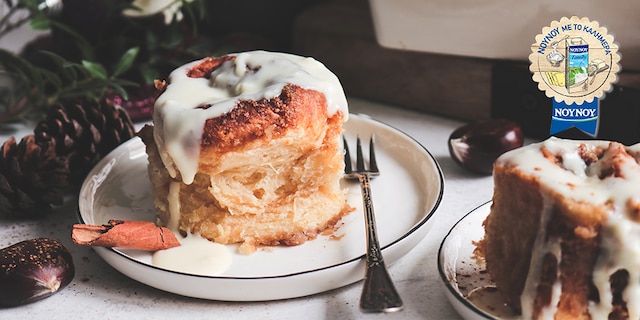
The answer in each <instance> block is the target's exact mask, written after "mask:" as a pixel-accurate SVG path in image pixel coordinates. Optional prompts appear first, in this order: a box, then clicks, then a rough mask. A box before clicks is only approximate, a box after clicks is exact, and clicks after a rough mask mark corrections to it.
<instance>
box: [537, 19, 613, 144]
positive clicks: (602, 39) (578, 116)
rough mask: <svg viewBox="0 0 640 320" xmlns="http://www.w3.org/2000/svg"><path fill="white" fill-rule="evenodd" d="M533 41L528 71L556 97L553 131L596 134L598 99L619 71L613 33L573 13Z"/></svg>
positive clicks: (546, 28) (611, 85)
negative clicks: (568, 130)
mask: <svg viewBox="0 0 640 320" xmlns="http://www.w3.org/2000/svg"><path fill="white" fill-rule="evenodd" d="M535 40H536V42H535V43H534V44H532V45H531V54H530V55H529V60H530V62H531V64H530V66H529V70H530V71H531V72H532V73H533V76H532V78H533V80H534V81H535V82H537V83H538V89H540V90H541V91H544V92H545V94H546V96H547V97H549V98H552V99H553V110H552V114H551V130H550V134H554V133H557V132H560V131H563V130H566V129H568V128H571V127H577V128H578V129H580V130H582V131H584V132H585V133H587V134H590V135H592V136H595V135H596V133H597V127H598V114H599V100H600V99H602V98H604V95H605V93H606V92H608V91H611V89H612V88H613V84H614V83H615V82H616V81H617V75H616V74H617V73H618V72H619V71H620V64H619V62H620V55H619V54H618V46H617V44H616V43H614V41H613V36H612V35H609V34H608V33H607V29H606V28H605V27H601V26H600V25H599V24H598V22H597V21H589V19H588V18H578V17H575V16H574V17H571V19H569V18H566V17H564V18H562V19H560V21H553V22H552V23H551V25H550V26H548V27H544V28H543V29H542V33H541V34H538V35H537V36H536V38H535Z"/></svg>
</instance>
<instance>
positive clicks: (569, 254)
mask: <svg viewBox="0 0 640 320" xmlns="http://www.w3.org/2000/svg"><path fill="white" fill-rule="evenodd" d="M639 159H640V145H635V146H632V147H627V146H624V145H622V144H619V143H616V142H608V141H574V140H564V139H558V138H549V139H548V140H545V141H543V142H540V143H536V144H532V145H528V146H525V147H522V148H519V149H515V150H513V151H510V152H507V153H505V154H503V155H502V156H501V157H500V158H498V160H497V161H496V162H495V164H494V170H493V175H494V181H495V189H494V195H493V203H492V206H491V212H490V214H489V216H488V217H487V219H486V221H485V222H484V227H485V237H484V239H483V240H481V241H480V243H479V244H478V252H479V253H480V254H481V255H484V258H485V260H486V267H487V272H488V273H489V275H490V276H491V277H492V279H493V280H494V281H495V283H496V287H497V289H498V291H499V292H500V293H501V295H502V296H503V297H504V299H506V302H507V304H508V305H510V306H511V307H513V308H514V309H515V310H516V311H517V312H519V313H521V314H522V318H524V319H554V318H555V319H639V318H640V166H639V165H638V160H639Z"/></svg>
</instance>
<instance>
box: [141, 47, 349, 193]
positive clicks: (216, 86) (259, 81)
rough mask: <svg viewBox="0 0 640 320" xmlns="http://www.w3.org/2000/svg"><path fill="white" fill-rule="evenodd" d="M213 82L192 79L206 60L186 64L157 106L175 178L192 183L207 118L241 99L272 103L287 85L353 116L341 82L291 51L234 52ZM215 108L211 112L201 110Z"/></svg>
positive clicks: (164, 153) (157, 134) (158, 128)
mask: <svg viewBox="0 0 640 320" xmlns="http://www.w3.org/2000/svg"><path fill="white" fill-rule="evenodd" d="M233 56H235V59H233V60H230V61H225V62H224V63H222V65H220V66H219V67H218V68H217V69H215V70H214V71H213V72H212V73H211V74H210V77H209V79H207V78H204V77H203V78H190V77H188V76H187V71H188V70H189V69H191V68H192V67H194V66H196V65H198V64H199V63H200V62H201V61H202V60H198V61H194V62H191V63H188V64H185V65H183V66H181V67H179V68H177V69H176V70H174V71H173V72H171V74H170V75H169V79H168V83H169V84H168V85H167V87H166V90H165V91H164V92H163V93H162V94H161V95H160V96H159V97H158V99H157V100H156V103H155V107H154V114H153V122H154V125H155V128H154V138H155V141H156V144H157V145H158V150H159V151H160V155H161V158H162V161H163V162H164V164H165V166H166V167H167V170H169V173H170V174H171V176H172V177H176V174H177V173H176V172H175V170H174V169H173V168H174V165H175V167H176V168H177V169H178V170H179V171H180V174H181V176H182V179H183V182H184V183H186V184H191V183H192V182H193V179H194V176H195V174H196V172H197V170H198V157H199V153H200V139H201V136H202V131H203V128H204V123H205V121H206V120H207V119H211V118H215V117H218V116H221V115H223V114H225V113H227V112H229V111H231V110H232V109H233V108H234V107H235V105H236V103H237V102H238V101H239V100H260V99H262V98H266V99H270V98H274V97H276V96H277V95H279V94H280V92H281V91H282V89H283V88H284V86H285V85H287V84H294V85H298V86H300V87H302V88H305V89H310V90H316V91H319V92H321V93H323V94H324V96H325V98H326V99H327V108H328V109H327V112H328V114H329V116H332V115H333V114H334V113H335V112H337V111H338V110H339V111H342V113H343V114H344V116H345V120H346V117H348V114H349V112H348V107H347V100H346V97H345V95H344V92H343V90H342V86H341V84H340V81H339V80H338V78H337V77H336V75H335V74H333V73H332V72H331V71H329V69H327V68H326V67H325V66H324V65H323V64H322V63H320V62H318V61H317V60H315V59H313V58H308V57H300V56H296V55H292V54H286V53H274V52H267V51H251V52H243V53H238V54H233ZM204 105H210V107H209V108H206V109H203V108H199V107H201V106H204Z"/></svg>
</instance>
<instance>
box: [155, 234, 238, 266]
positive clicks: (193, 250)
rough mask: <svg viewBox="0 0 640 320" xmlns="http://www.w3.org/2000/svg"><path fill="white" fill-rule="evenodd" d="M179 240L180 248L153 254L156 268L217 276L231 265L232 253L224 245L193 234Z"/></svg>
mask: <svg viewBox="0 0 640 320" xmlns="http://www.w3.org/2000/svg"><path fill="white" fill-rule="evenodd" d="M178 240H179V241H180V244H181V245H180V246H178V247H173V248H171V249H166V250H160V251H156V252H155V253H154V254H153V256H152V263H153V265H154V266H157V267H161V268H164V269H168V270H173V271H178V272H184V273H190V274H195V275H202V276H215V275H218V274H220V273H222V272H224V271H225V270H227V268H229V266H230V265H231V261H232V259H231V253H230V252H229V249H228V248H227V247H226V246H224V245H222V244H219V243H215V242H212V241H209V240H207V239H205V238H202V237H200V236H198V235H193V234H189V235H187V236H186V237H183V238H178Z"/></svg>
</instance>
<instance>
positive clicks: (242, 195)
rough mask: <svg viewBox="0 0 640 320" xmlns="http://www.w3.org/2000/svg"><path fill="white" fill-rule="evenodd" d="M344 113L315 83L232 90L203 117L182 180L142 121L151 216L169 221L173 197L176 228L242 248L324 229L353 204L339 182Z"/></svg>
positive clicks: (210, 66)
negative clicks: (256, 93) (266, 91)
mask: <svg viewBox="0 0 640 320" xmlns="http://www.w3.org/2000/svg"><path fill="white" fill-rule="evenodd" d="M232 59H233V57H223V58H222V59H221V58H208V59H204V60H203V62H202V63H200V64H198V65H197V66H195V67H193V68H191V69H189V71H188V76H189V77H206V76H207V75H208V74H210V73H211V72H212V71H213V70H215V68H217V67H218V66H220V65H222V63H223V62H224V61H227V60H232ZM208 107H209V106H207V105H204V106H200V108H205V109H206V108H208ZM345 117H346V115H345V114H343V113H342V112H341V111H336V112H335V113H333V114H332V115H329V114H328V111H327V99H326V97H325V96H324V94H322V93H321V92H319V91H315V90H309V89H305V88H302V87H300V86H297V85H294V84H286V85H285V86H284V87H283V89H282V91H281V92H280V94H279V95H277V96H275V97H273V98H270V99H266V98H263V99H259V100H246V99H240V100H239V101H238V102H237V104H236V105H235V106H234V107H233V108H232V109H231V110H230V111H229V112H226V113H224V114H221V115H219V116H217V117H214V118H209V119H207V120H206V121H205V123H204V127H203V134H202V136H201V139H200V140H199V143H200V153H199V158H198V159H199V161H198V171H197V173H196V175H195V178H194V181H193V183H191V184H188V185H187V184H184V183H183V182H182V180H181V177H180V173H179V170H175V172H177V176H176V177H174V178H172V177H171V176H170V175H169V173H168V171H167V169H166V168H165V167H164V164H163V162H162V160H161V158H160V152H159V150H158V149H157V145H156V143H155V141H154V135H153V132H152V131H153V127H151V126H149V127H145V128H143V130H141V132H140V136H141V138H142V139H143V141H144V143H145V144H146V146H147V154H148V156H149V175H150V179H151V181H152V185H153V187H154V201H155V205H156V209H157V210H156V211H157V213H158V220H159V224H161V225H167V224H168V222H169V221H170V218H171V208H172V204H171V201H172V200H170V199H171V198H172V197H173V198H175V199H178V201H179V204H180V205H179V211H180V212H179V214H180V218H179V223H178V224H179V229H180V230H181V231H183V232H188V233H196V234H200V235H202V236H203V237H205V238H208V239H210V240H211V241H215V242H218V243H222V244H241V246H240V252H243V253H251V252H253V251H255V250H256V248H258V247H260V246H275V245H299V244H301V243H303V242H305V241H307V240H311V239H314V238H316V237H317V235H318V234H320V233H324V232H330V231H331V230H332V228H333V227H334V226H335V225H336V224H337V223H338V221H340V219H341V218H342V217H343V216H344V215H346V214H348V213H350V212H351V211H353V208H351V207H350V206H348V204H347V202H346V193H345V191H344V190H343V189H342V188H341V186H340V180H341V178H342V175H343V172H344V171H343V170H344V163H343V160H342V148H341V144H340V141H341V140H340V135H341V134H342V124H343V122H344V121H345ZM172 186H173V187H175V186H179V188H177V189H178V191H172Z"/></svg>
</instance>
